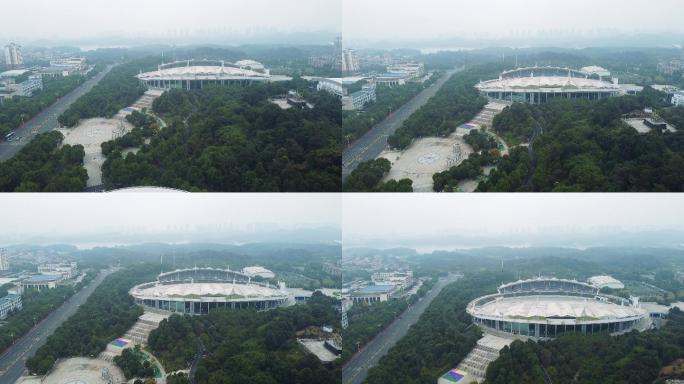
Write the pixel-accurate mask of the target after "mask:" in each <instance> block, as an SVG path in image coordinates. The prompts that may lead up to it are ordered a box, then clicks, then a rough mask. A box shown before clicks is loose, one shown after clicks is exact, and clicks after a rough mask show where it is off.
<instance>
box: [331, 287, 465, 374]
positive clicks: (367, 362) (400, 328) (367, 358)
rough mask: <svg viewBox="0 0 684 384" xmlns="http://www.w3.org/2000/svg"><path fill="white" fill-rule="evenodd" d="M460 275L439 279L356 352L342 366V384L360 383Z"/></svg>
mask: <svg viewBox="0 0 684 384" xmlns="http://www.w3.org/2000/svg"><path fill="white" fill-rule="evenodd" d="M459 277H460V275H449V277H447V278H442V279H440V280H439V281H438V282H437V283H436V284H435V285H434V286H433V287H432V289H431V290H430V291H429V292H428V293H427V294H426V295H425V296H423V298H422V299H420V301H418V302H417V303H415V304H414V305H413V306H412V307H410V308H409V309H407V310H406V311H404V313H402V314H401V316H399V317H398V318H397V319H395V320H394V321H393V322H392V323H391V324H390V325H389V326H387V328H385V329H384V330H383V331H382V332H380V333H379V334H378V335H377V336H375V338H374V339H373V340H371V341H370V342H368V344H366V346H364V347H363V349H362V350H360V351H359V352H357V353H356V354H355V355H354V356H353V357H352V358H351V359H349V361H348V362H347V364H346V365H345V366H344V367H343V368H342V384H361V383H363V381H364V380H365V379H366V376H368V370H369V369H370V368H371V367H373V366H375V365H376V364H377V363H378V361H380V358H381V357H383V356H385V354H387V351H389V349H390V348H392V347H393V346H394V344H396V343H397V341H399V339H401V338H402V337H404V335H406V333H407V332H408V330H409V328H410V327H411V325H413V324H414V323H415V322H417V321H418V318H420V315H422V314H423V312H424V311H425V309H426V308H427V307H428V306H429V305H430V302H432V300H433V299H434V298H435V297H437V295H438V294H439V292H440V291H441V290H442V288H444V287H445V286H446V285H448V284H450V283H453V282H454V281H456V280H458V278H459Z"/></svg>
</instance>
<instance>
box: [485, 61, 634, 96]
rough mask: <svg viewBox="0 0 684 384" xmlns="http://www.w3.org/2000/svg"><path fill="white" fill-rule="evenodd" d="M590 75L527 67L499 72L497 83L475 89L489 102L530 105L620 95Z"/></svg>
mask: <svg viewBox="0 0 684 384" xmlns="http://www.w3.org/2000/svg"><path fill="white" fill-rule="evenodd" d="M591 75H592V73H589V72H584V71H579V70H576V69H570V68H561V67H527V68H518V69H513V70H510V71H505V72H502V73H501V74H500V75H499V78H498V79H494V80H487V81H480V82H479V83H478V84H476V85H475V88H477V90H478V91H479V92H480V94H482V95H483V96H487V97H489V98H492V99H497V100H505V101H511V102H524V103H530V104H540V103H546V102H547V101H549V100H551V99H553V98H554V97H562V98H568V99H580V98H581V99H589V100H601V99H605V98H608V97H610V96H615V95H617V94H619V93H620V90H621V88H620V86H619V85H618V84H616V83H612V82H607V81H603V80H601V79H600V78H599V79H595V78H590V76H591Z"/></svg>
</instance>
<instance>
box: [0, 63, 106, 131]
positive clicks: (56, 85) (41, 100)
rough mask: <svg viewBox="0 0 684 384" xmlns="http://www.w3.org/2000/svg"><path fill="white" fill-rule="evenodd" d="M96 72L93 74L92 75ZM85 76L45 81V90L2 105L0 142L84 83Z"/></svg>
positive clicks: (18, 97)
mask: <svg viewBox="0 0 684 384" xmlns="http://www.w3.org/2000/svg"><path fill="white" fill-rule="evenodd" d="M92 73H94V72H91V74H92ZM84 80H85V78H84V77H83V76H78V75H74V76H64V77H54V78H44V79H43V89H42V90H40V91H37V92H35V93H34V94H33V96H31V97H20V96H15V97H13V98H11V99H7V100H4V101H3V102H2V103H1V104H0V140H4V138H5V135H6V134H8V133H9V132H10V131H13V130H15V129H17V128H18V127H19V126H20V125H21V124H23V123H25V122H27V121H29V120H30V119H31V118H32V117H33V116H35V115H37V114H38V113H40V111H42V110H43V109H45V108H47V107H48V106H49V105H51V104H52V103H54V102H55V101H57V99H59V98H60V97H62V96H64V95H66V94H67V93H69V92H71V91H72V90H74V89H75V88H76V87H78V86H79V85H80V84H82V83H83V81H84Z"/></svg>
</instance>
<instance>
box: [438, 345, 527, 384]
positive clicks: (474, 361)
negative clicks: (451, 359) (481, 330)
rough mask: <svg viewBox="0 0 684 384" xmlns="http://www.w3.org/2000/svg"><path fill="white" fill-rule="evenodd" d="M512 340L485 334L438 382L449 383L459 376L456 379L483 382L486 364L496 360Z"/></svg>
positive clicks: (440, 383) (465, 381)
mask: <svg viewBox="0 0 684 384" xmlns="http://www.w3.org/2000/svg"><path fill="white" fill-rule="evenodd" d="M513 340H514V339H512V338H504V337H499V336H494V335H491V334H485V335H484V336H483V337H482V338H481V339H479V340H478V341H477V344H475V347H474V348H473V349H472V350H471V351H470V353H468V355H467V356H466V357H465V359H463V360H462V361H461V362H460V363H459V364H458V366H457V367H456V368H454V369H452V370H450V371H449V372H447V373H445V374H444V375H443V376H442V377H441V378H440V379H439V381H438V384H445V383H449V384H451V383H453V382H454V379H455V378H457V377H459V376H460V379H459V380H458V381H461V380H463V382H464V383H472V382H478V383H482V382H484V379H485V374H486V372H487V366H489V364H490V363H491V362H492V361H494V360H496V359H497V358H498V357H499V352H500V351H501V350H502V349H503V347H505V346H507V345H510V344H511V342H513Z"/></svg>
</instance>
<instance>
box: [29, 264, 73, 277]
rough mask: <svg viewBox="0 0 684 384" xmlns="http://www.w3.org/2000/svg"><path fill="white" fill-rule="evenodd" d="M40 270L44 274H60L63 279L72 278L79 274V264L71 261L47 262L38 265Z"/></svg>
mask: <svg viewBox="0 0 684 384" xmlns="http://www.w3.org/2000/svg"><path fill="white" fill-rule="evenodd" d="M38 272H40V273H42V274H44V275H60V276H62V279H72V278H74V277H76V275H77V274H78V264H77V263H75V262H71V263H46V264H41V265H39V266H38Z"/></svg>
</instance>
